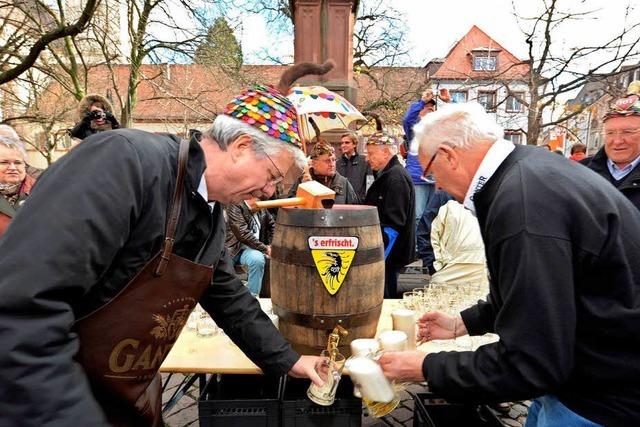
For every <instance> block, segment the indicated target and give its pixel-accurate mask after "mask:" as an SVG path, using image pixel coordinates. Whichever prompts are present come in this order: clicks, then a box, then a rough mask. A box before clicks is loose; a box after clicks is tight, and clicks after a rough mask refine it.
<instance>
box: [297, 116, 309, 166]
mask: <svg viewBox="0 0 640 427" xmlns="http://www.w3.org/2000/svg"><path fill="white" fill-rule="evenodd" d="M298 126H300V131H301V133H302V138H303V141H302V152H303V153H304V155H305V156H306V155H307V138H309V126H308V124H307V117H306V115H305V114H299V115H298Z"/></svg>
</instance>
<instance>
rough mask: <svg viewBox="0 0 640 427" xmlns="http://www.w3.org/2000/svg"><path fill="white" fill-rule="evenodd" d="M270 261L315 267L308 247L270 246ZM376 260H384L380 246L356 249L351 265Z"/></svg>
mask: <svg viewBox="0 0 640 427" xmlns="http://www.w3.org/2000/svg"><path fill="white" fill-rule="evenodd" d="M327 250H328V249H327ZM271 261H272V262H273V261H277V262H280V263H283V264H292V265H300V266H304V267H315V265H316V264H315V262H314V261H313V256H312V255H311V251H310V250H309V249H306V250H300V249H291V248H283V247H280V246H271ZM378 261H380V262H382V261H384V250H383V249H382V247H381V246H377V247H374V248H369V249H357V250H356V253H355V255H354V256H353V261H352V262H351V266H354V265H367V264H373V263H375V262H378Z"/></svg>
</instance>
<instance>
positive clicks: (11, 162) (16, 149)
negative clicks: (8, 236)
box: [0, 125, 36, 237]
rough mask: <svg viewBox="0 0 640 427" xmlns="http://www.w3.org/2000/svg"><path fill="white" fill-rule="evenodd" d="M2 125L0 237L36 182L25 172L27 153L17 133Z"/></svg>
mask: <svg viewBox="0 0 640 427" xmlns="http://www.w3.org/2000/svg"><path fill="white" fill-rule="evenodd" d="M2 126H3V127H2V128H0V237H2V235H3V234H4V233H5V231H6V230H7V228H8V227H9V224H10V223H11V220H12V219H13V217H14V216H15V215H16V213H17V211H18V209H19V208H20V206H21V205H22V204H23V203H24V202H25V200H26V199H27V197H28V196H29V194H30V193H31V189H32V188H33V186H34V185H35V183H36V180H35V178H33V177H32V176H30V175H29V174H28V173H27V162H26V158H27V154H26V152H25V150H24V146H23V145H22V142H21V141H20V139H19V138H18V135H17V134H16V133H15V131H13V129H12V128H10V127H8V126H6V125H2ZM4 126H6V128H5V127H4ZM7 128H8V129H7ZM14 135H15V136H14Z"/></svg>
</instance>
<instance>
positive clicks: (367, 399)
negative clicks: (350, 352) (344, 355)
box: [345, 356, 400, 418]
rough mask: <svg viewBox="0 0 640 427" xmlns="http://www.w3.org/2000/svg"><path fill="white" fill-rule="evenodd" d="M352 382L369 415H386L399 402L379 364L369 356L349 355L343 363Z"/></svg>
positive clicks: (376, 416) (377, 416)
mask: <svg viewBox="0 0 640 427" xmlns="http://www.w3.org/2000/svg"><path fill="white" fill-rule="evenodd" d="M345 367H346V368H347V369H348V370H349V375H350V376H351V380H352V381H353V384H354V385H355V387H356V388H357V390H358V391H359V393H360V395H361V396H362V402H363V403H364V404H365V406H366V408H367V410H368V411H369V415H371V416H372V417H374V418H379V417H383V416H385V415H387V414H388V413H390V412H391V411H393V410H394V409H396V408H397V407H398V405H399V404H400V398H399V397H398V393H397V391H396V389H395V387H394V385H393V384H392V383H391V382H389V380H388V379H387V378H386V377H385V376H384V373H383V372H382V368H381V367H380V365H379V364H378V363H377V362H376V361H375V360H373V358H372V357H371V356H355V357H351V358H350V359H349V360H347V362H346V363H345Z"/></svg>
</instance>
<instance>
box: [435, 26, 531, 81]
mask: <svg viewBox="0 0 640 427" xmlns="http://www.w3.org/2000/svg"><path fill="white" fill-rule="evenodd" d="M478 50H481V51H490V52H497V53H496V55H497V57H498V61H497V67H498V70H497V71H474V70H473V64H472V55H471V52H473V51H478ZM528 72H529V65H528V64H525V63H523V61H521V60H520V59H518V58H516V57H515V55H513V54H512V53H511V52H509V51H508V50H506V49H505V48H504V47H502V46H501V45H500V43H498V42H496V41H495V40H493V39H492V38H491V37H489V35H488V34H487V33H485V32H484V31H482V30H481V29H480V28H478V27H477V26H476V25H474V26H473V27H471V29H470V30H469V32H468V33H467V34H465V36H464V37H462V38H461V39H460V40H459V41H458V42H457V43H456V44H455V45H454V46H453V48H451V50H450V51H449V53H448V54H447V56H446V58H445V61H444V63H443V64H442V65H441V66H440V67H439V68H438V70H437V71H436V72H435V73H433V74H432V75H431V77H432V78H434V79H455V80H459V79H481V78H500V79H503V80H518V79H523V78H526V76H527V74H528Z"/></svg>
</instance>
